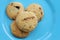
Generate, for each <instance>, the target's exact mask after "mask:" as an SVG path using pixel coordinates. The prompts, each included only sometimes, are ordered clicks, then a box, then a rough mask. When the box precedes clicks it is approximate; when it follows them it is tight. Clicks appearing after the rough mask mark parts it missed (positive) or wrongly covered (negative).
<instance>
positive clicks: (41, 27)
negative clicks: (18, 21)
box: [0, 0, 59, 40]
mask: <svg viewBox="0 0 60 40" xmlns="http://www.w3.org/2000/svg"><path fill="white" fill-rule="evenodd" d="M10 2H20V3H22V4H23V5H24V7H25V8H27V7H28V5H30V4H32V3H37V4H40V5H41V6H42V8H43V11H44V17H43V19H42V20H41V21H40V22H39V23H38V25H37V27H36V28H35V30H33V31H32V32H31V33H30V34H29V36H28V37H26V38H17V37H15V36H13V35H12V34H11V29H10V24H11V23H12V21H13V20H11V19H9V18H8V16H7V15H6V7H7V5H8V4H9V3H10ZM56 5H57V4H56ZM55 22H56V9H55V5H54V3H53V1H49V0H1V1H0V27H1V28H0V40H59V39H58V37H55V33H56V29H54V28H55V26H56V25H55Z"/></svg>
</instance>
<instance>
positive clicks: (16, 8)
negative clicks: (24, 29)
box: [7, 2, 24, 19]
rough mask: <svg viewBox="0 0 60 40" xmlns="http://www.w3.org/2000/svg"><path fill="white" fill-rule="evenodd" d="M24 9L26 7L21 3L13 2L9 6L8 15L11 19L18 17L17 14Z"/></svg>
mask: <svg viewBox="0 0 60 40" xmlns="http://www.w3.org/2000/svg"><path fill="white" fill-rule="evenodd" d="M23 10H24V7H23V5H22V4H21V3H19V2H12V3H10V4H9V5H8V7H7V15H8V16H9V17H10V18H11V19H16V16H17V14H18V12H22V11H23Z"/></svg>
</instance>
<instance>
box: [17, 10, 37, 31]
mask: <svg viewBox="0 0 60 40" xmlns="http://www.w3.org/2000/svg"><path fill="white" fill-rule="evenodd" d="M37 22H38V19H37V17H36V15H35V14H34V13H33V12H28V11H24V12H22V13H20V14H19V15H18V16H17V18H16V24H17V26H18V28H19V29H20V30H22V31H24V32H31V31H32V30H33V29H35V27H36V25H37Z"/></svg>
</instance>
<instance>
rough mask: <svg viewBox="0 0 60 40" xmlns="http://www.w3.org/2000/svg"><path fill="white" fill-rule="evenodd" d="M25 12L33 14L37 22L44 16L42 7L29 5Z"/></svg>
mask: <svg viewBox="0 0 60 40" xmlns="http://www.w3.org/2000/svg"><path fill="white" fill-rule="evenodd" d="M26 11H31V12H34V13H35V14H36V16H37V18H38V21H40V20H41V19H42V17H43V15H44V14H43V9H42V7H41V6H40V5H38V4H31V5H29V6H28V8H27V9H26Z"/></svg>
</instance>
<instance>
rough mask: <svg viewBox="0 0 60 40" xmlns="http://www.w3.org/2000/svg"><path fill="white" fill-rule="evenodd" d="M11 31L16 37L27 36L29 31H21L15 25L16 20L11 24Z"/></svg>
mask: <svg viewBox="0 0 60 40" xmlns="http://www.w3.org/2000/svg"><path fill="white" fill-rule="evenodd" d="M11 31H12V34H13V35H14V36H16V37H19V38H24V37H27V36H28V34H29V32H23V31H21V30H20V29H19V28H18V27H17V25H16V22H15V21H14V22H13V23H12V24H11Z"/></svg>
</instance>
